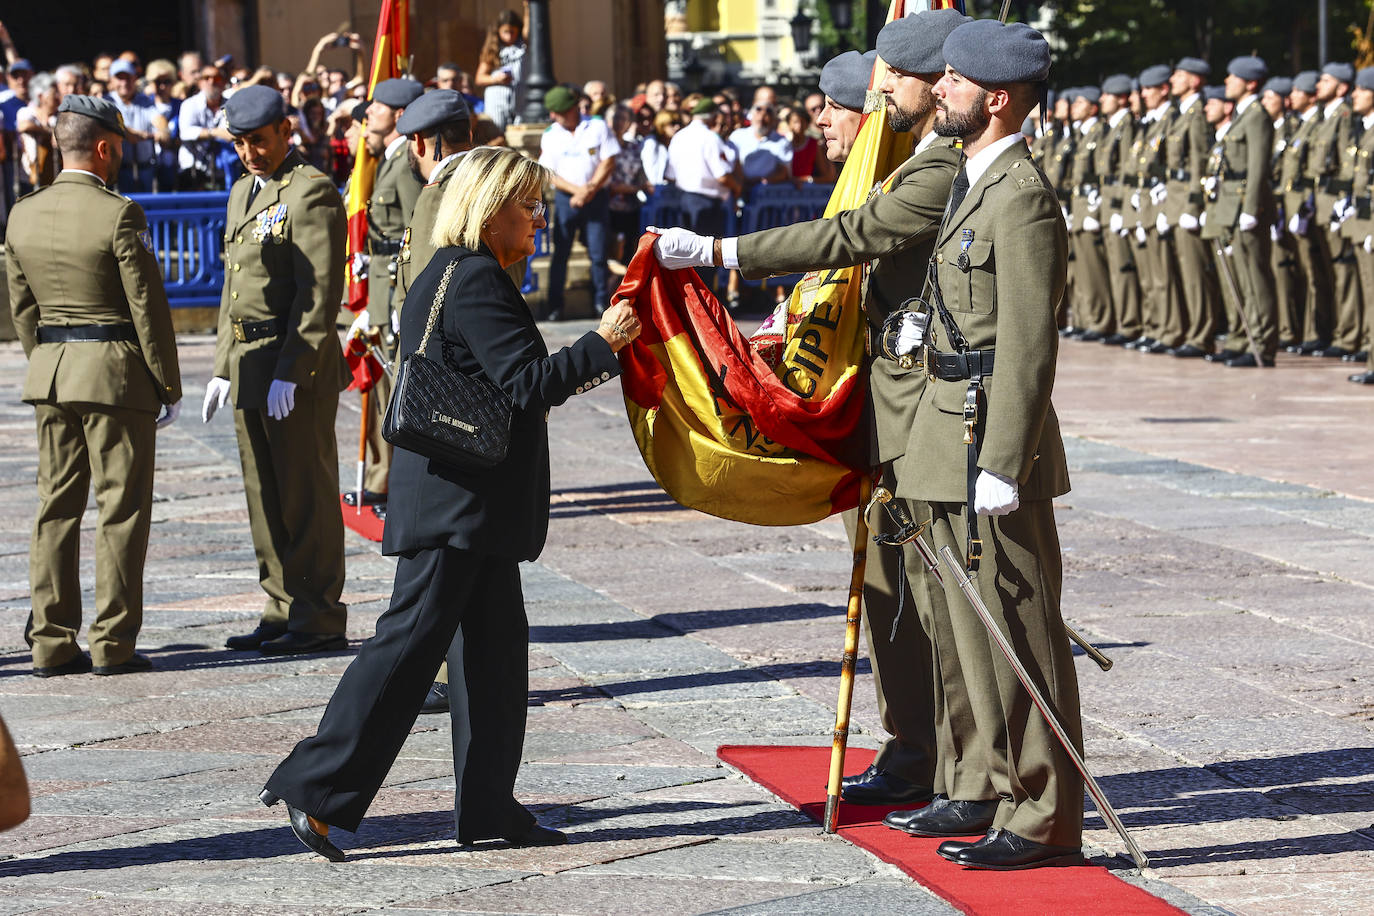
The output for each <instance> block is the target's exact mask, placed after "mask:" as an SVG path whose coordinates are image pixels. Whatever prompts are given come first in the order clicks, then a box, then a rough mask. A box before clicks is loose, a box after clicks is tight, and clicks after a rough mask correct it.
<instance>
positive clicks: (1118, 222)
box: [1107, 213, 1126, 232]
mask: <svg viewBox="0 0 1374 916" xmlns="http://www.w3.org/2000/svg"><path fill="white" fill-rule="evenodd" d="M1125 225H1126V223H1125V221H1124V220H1123V219H1122V218H1121V214H1120V213H1113V214H1112V215H1111V218H1110V219H1108V220H1107V228H1108V229H1110V230H1112V231H1113V232H1120V231H1121V230H1122V228H1123V227H1124V226H1125Z"/></svg>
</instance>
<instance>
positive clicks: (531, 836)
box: [502, 824, 568, 846]
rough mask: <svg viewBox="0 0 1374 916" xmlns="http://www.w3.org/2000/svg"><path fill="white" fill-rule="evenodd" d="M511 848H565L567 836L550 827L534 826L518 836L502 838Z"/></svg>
mask: <svg viewBox="0 0 1374 916" xmlns="http://www.w3.org/2000/svg"><path fill="white" fill-rule="evenodd" d="M502 839H504V840H505V841H506V842H507V843H510V844H511V845H512V846H566V845H567V843H568V835H567V834H566V833H564V832H563V831H561V830H554V829H553V828H552V827H544V826H542V825H540V824H535V825H534V826H533V827H531V828H530V829H529V830H526V831H525V832H524V833H522V834H520V835H519V836H508V837H502Z"/></svg>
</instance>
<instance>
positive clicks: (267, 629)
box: [224, 623, 286, 652]
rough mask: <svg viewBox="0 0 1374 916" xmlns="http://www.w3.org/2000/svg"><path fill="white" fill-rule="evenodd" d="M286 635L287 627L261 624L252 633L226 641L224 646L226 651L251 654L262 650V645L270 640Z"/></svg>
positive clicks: (231, 637)
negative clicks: (231, 650) (256, 650)
mask: <svg viewBox="0 0 1374 916" xmlns="http://www.w3.org/2000/svg"><path fill="white" fill-rule="evenodd" d="M285 635H286V627H277V626H271V625H270V624H266V623H260V624H258V625H257V627H256V628H255V629H254V630H253V632H251V633H245V634H243V635H242V636H230V637H229V638H228V639H226V640H225V641H224V646H225V648H226V649H234V650H235V651H238V652H250V651H252V650H253V649H258V648H261V647H262V644H263V643H265V642H267V641H268V640H269V639H276V638H277V637H278V636H285Z"/></svg>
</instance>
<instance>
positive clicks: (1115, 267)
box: [1032, 73, 1140, 346]
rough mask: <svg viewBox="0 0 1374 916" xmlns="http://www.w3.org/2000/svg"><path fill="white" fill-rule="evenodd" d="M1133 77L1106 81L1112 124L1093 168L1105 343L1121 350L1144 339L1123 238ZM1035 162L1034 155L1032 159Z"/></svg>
mask: <svg viewBox="0 0 1374 916" xmlns="http://www.w3.org/2000/svg"><path fill="white" fill-rule="evenodd" d="M1130 98H1131V78H1130V77H1129V76H1127V75H1126V74H1124V73H1118V74H1116V75H1114V76H1109V77H1107V78H1106V79H1105V80H1103V82H1102V101H1101V104H1100V105H1099V108H1100V110H1101V113H1102V117H1104V118H1106V119H1107V134H1106V136H1105V137H1104V138H1103V139H1102V141H1101V142H1100V143H1098V145H1097V161H1096V163H1095V164H1094V168H1095V169H1096V171H1097V175H1098V181H1099V182H1100V185H1101V188H1102V192H1101V193H1102V212H1101V213H1100V214H1099V216H1098V219H1099V220H1100V221H1102V222H1103V225H1104V227H1105V231H1104V232H1103V233H1102V244H1103V249H1104V250H1105V253H1106V255H1107V270H1108V278H1109V280H1110V283H1111V288H1112V308H1113V310H1114V312H1113V318H1114V323H1115V325H1116V329H1115V331H1114V332H1113V333H1111V334H1109V335H1108V336H1107V338H1106V339H1105V340H1103V343H1105V344H1107V345H1108V346H1119V345H1121V344H1124V343H1125V342H1126V341H1128V340H1135V339H1136V338H1137V337H1139V336H1140V280H1139V277H1138V275H1137V273H1136V269H1135V257H1134V256H1133V252H1132V246H1131V243H1130V242H1129V241H1128V240H1127V238H1126V236H1125V235H1124V233H1123V230H1124V229H1125V227H1126V217H1125V209H1124V208H1126V207H1128V206H1129V203H1128V202H1127V200H1126V196H1125V187H1126V184H1125V180H1124V177H1125V171H1126V168H1127V164H1128V162H1129V160H1130V155H1131V147H1132V146H1133V145H1134V144H1135V131H1136V123H1135V118H1133V117H1132V116H1131V109H1130ZM1032 158H1034V155H1032Z"/></svg>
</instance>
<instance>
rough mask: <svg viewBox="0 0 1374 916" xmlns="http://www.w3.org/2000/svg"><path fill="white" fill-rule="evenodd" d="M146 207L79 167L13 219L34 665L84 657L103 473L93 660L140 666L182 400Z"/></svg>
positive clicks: (12, 276)
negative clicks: (84, 544) (32, 478)
mask: <svg viewBox="0 0 1374 916" xmlns="http://www.w3.org/2000/svg"><path fill="white" fill-rule="evenodd" d="M147 226H148V224H147V222H146V220H145V218H144V215H143V210H142V208H140V207H139V206H138V204H135V203H133V202H132V201H130V200H129V199H128V198H125V197H122V196H120V195H119V194H116V193H114V192H113V191H110V190H107V189H106V187H105V186H104V185H103V184H102V183H101V182H100V180H99V179H98V178H96V177H95V176H94V175H87V174H83V173H80V172H75V171H67V172H63V173H61V174H60V175H58V177H57V179H56V180H55V181H54V182H53V184H52V185H51V186H50V187H48V188H46V189H44V190H41V191H37V192H35V193H33V194H31V195H29V196H28V197H25V198H23V199H22V200H20V201H19V202H18V203H17V204H16V205H15V207H14V210H13V211H12V212H11V214H10V221H9V230H8V235H7V238H6V240H5V258H6V270H7V274H8V279H9V284H8V285H9V295H10V307H11V309H12V311H13V314H14V327H15V331H16V332H17V334H18V336H19V340H20V343H21V344H22V345H23V347H24V354H25V356H27V357H28V359H29V368H28V373H27V375H26V376H25V379H24V387H23V391H22V395H21V396H22V397H23V399H24V400H25V401H26V402H28V403H30V404H32V405H33V406H34V413H35V416H36V420H37V426H38V481H37V483H38V514H37V517H36V518H35V519H34V526H33V537H32V542H31V546H30V550H29V582H30V589H31V593H32V600H33V613H32V615H31V617H30V621H29V625H28V628H27V630H26V633H25V636H26V638H27V639H28V641H29V643H30V645H31V646H32V647H33V663H34V666H35V667H52V666H56V665H61V664H64V663H66V662H68V661H71V660H72V659H73V658H75V657H76V656H77V654H78V653H79V652H80V648H79V647H78V646H77V644H76V633H77V631H78V630H79V629H80V627H81V582H80V567H79V561H80V557H79V550H80V534H81V516H82V514H83V513H84V512H85V509H86V500H87V497H88V494H89V491H90V485H91V482H92V480H94V482H95V494H96V505H97V507H98V512H99V515H98V519H97V522H96V538H95V545H96V546H95V567H96V590H95V602H96V617H95V622H94V623H92V624H91V628H90V632H89V634H88V635H89V642H90V648H91V660H92V662H93V663H94V664H95V665H97V666H109V665H119V664H122V663H123V662H126V661H128V660H129V658H130V657H131V656H132V655H133V652H134V643H135V640H136V638H137V636H138V632H139V628H140V627H141V626H142V622H143V562H144V559H145V558H146V556H147V549H148V531H149V526H150V523H151V515H152V493H153V464H154V455H155V451H156V444H155V423H156V420H157V415H158V411H159V410H160V408H161V407H162V405H164V404H173V403H175V402H177V401H179V400H181V372H180V367H179V365H178V362H177V348H176V337H175V335H174V333H173V331H172V313H171V310H170V308H169V307H168V304H167V294H166V292H165V291H164V289H163V285H162V274H161V272H160V271H159V269H158V264H157V259H156V258H155V257H154V256H153V253H152V240H151V237H150V235H149V233H148V229H147ZM87 325H105V326H109V325H131V326H132V331H133V337H134V339H133V340H115V341H72V342H65V343H55V342H54V343H43V342H42V341H41V339H40V336H39V335H40V334H41V333H42V329H43V328H46V327H54V326H57V327H61V326H87Z"/></svg>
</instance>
